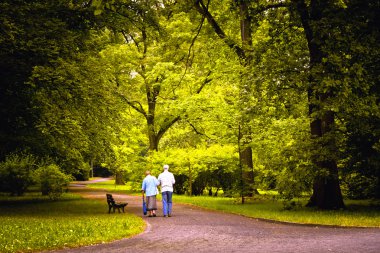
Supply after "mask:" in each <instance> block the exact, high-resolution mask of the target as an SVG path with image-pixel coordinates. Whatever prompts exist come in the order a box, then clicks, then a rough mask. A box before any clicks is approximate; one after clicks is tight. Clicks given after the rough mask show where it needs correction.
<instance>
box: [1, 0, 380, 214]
mask: <svg viewBox="0 0 380 253" xmlns="http://www.w3.org/2000/svg"><path fill="white" fill-rule="evenodd" d="M0 7H1V8H2V10H6V11H4V12H2V13H1V14H0V19H1V21H2V22H1V35H2V36H1V39H0V55H1V56H2V58H3V59H4V61H2V62H1V65H0V75H1V87H0V89H1V94H0V96H1V99H0V105H1V117H0V120H1V124H0V143H1V146H0V147H1V150H0V159H1V160H5V157H6V156H7V155H9V154H10V153H12V152H15V151H21V150H27V151H28V152H31V153H33V154H35V155H36V156H38V157H47V156H50V157H53V158H54V161H55V163H57V164H59V167H60V168H62V170H63V171H64V172H65V173H67V174H71V175H75V176H76V177H78V178H87V177H88V175H89V171H90V166H91V165H94V164H96V165H103V166H106V167H108V168H109V169H111V170H112V171H113V172H114V173H115V174H117V175H121V174H124V175H125V177H127V178H128V179H129V180H136V181H139V180H140V179H141V176H142V172H143V171H144V170H145V169H147V168H149V169H151V170H153V172H155V173H158V172H159V171H160V169H161V167H162V164H164V163H168V164H170V165H172V168H173V171H174V172H175V174H176V175H177V177H178V184H177V186H176V187H177V188H176V190H177V192H181V193H184V192H188V193H190V194H201V193H203V191H205V190H209V191H211V194H212V192H213V191H215V190H216V189H218V188H219V189H223V191H224V192H225V193H228V194H229V195H234V194H235V195H236V194H237V195H239V194H240V195H251V194H253V193H254V190H255V189H257V188H261V189H275V190H278V191H279V192H280V193H281V196H282V197H284V198H285V199H292V198H294V197H297V196H301V195H302V194H303V193H308V194H311V198H310V201H309V205H310V206H317V207H319V208H327V209H335V208H341V207H344V203H343V198H342V194H341V191H343V193H344V194H347V195H348V196H350V197H379V196H378V192H379V185H380V183H379V164H380V162H379V157H380V156H379V152H380V150H379V148H380V144H379V143H380V142H379V135H380V131H379V121H380V120H379V116H380V113H379V106H378V103H379V95H380V94H379V88H378V87H379V77H378V73H379V69H378V68H379V63H378V58H379V51H380V50H379V45H378V44H379V43H378V41H379V34H380V32H379V23H378V22H379V21H378V20H377V19H376V10H378V8H379V3H378V1H356V0H351V1H344V2H342V1H317V0H311V1H303V0H289V1H260V0H258V1H244V0H236V1H232V0H223V1H213V0H208V1H206V0H188V1H154V0H148V1H128V0H103V1H102V0H96V1H64V0H62V1H38V0H34V1H3V2H2V3H1V6H0ZM15 7H17V8H15ZM53 167H54V165H52V167H47V169H48V168H51V170H52V171H53V170H56V168H57V167H54V168H53ZM56 174H57V173H56ZM58 174H59V173H58Z"/></svg>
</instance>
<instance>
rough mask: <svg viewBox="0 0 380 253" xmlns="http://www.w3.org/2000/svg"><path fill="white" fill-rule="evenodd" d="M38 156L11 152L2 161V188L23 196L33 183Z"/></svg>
mask: <svg viewBox="0 0 380 253" xmlns="http://www.w3.org/2000/svg"><path fill="white" fill-rule="evenodd" d="M36 168H37V164H36V158H35V157H34V156H32V155H30V154H11V155H8V156H7V157H6V159H5V161H3V162H1V163H0V190H1V191H3V192H9V193H10V194H11V195H18V196H21V195H23V194H24V193H25V191H26V189H27V188H28V187H29V186H30V185H31V184H33V181H34V180H33V176H32V173H33V171H34V170H35V169H36Z"/></svg>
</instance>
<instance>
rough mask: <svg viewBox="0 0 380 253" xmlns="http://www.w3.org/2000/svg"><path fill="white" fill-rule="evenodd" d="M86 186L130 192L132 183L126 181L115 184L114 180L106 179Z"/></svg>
mask: <svg viewBox="0 0 380 253" xmlns="http://www.w3.org/2000/svg"><path fill="white" fill-rule="evenodd" d="M87 187H89V188H94V189H105V190H107V191H113V192H124V193H132V192H133V191H132V185H131V183H127V184H125V185H116V184H115V180H108V181H103V182H98V183H93V184H88V185H87Z"/></svg>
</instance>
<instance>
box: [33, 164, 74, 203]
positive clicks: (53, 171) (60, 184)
mask: <svg viewBox="0 0 380 253" xmlns="http://www.w3.org/2000/svg"><path fill="white" fill-rule="evenodd" d="M35 179H36V181H37V182H38V183H39V184H40V187H41V193H42V195H48V196H49V197H50V199H53V200H56V199H59V198H60V197H61V195H62V193H63V192H64V189H65V187H67V185H68V184H69V183H70V181H71V180H72V177H71V176H70V175H66V174H64V173H63V172H62V171H61V170H60V168H59V167H58V165H56V164H49V165H44V166H41V167H40V168H38V169H37V170H36V171H35Z"/></svg>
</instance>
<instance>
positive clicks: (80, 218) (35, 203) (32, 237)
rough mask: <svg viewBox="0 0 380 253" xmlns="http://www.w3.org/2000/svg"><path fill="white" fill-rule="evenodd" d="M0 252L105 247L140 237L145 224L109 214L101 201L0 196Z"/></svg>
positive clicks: (67, 196)
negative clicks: (85, 246) (98, 245)
mask: <svg viewBox="0 0 380 253" xmlns="http://www.w3.org/2000/svg"><path fill="white" fill-rule="evenodd" d="M0 228H1V229H0V252H4V253H5V252H31V251H41V250H49V249H59V248H63V247H78V246H84V245H91V244H97V243H104V242H109V241H113V240H116V239H121V238H125V237H130V236H133V235H136V234H138V233H141V232H142V231H143V230H144V228H145V223H144V222H143V220H142V219H141V218H140V217H137V216H135V215H132V214H128V213H115V214H113V213H111V214H108V207H107V205H106V203H105V202H104V201H99V200H88V199H83V198H81V197H79V196H77V195H74V194H64V196H63V198H62V199H61V200H59V201H51V200H49V199H48V198H45V197H42V196H40V195H38V194H36V193H33V194H32V193H30V194H27V195H26V196H24V197H5V196H0Z"/></svg>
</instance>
